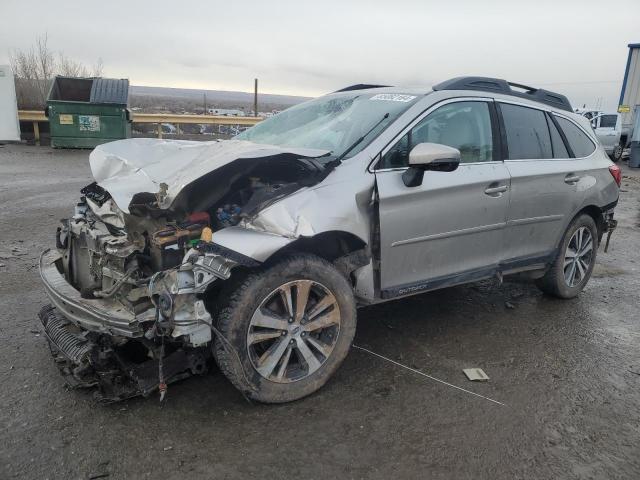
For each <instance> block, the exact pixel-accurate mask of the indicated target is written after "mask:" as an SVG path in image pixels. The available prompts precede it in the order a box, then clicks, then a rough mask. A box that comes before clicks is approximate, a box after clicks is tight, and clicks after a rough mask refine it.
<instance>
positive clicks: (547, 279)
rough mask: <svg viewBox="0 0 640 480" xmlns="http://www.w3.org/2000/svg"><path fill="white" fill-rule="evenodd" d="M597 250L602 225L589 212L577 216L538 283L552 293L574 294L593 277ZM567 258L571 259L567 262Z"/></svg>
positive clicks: (557, 295) (543, 289)
mask: <svg viewBox="0 0 640 480" xmlns="http://www.w3.org/2000/svg"><path fill="white" fill-rule="evenodd" d="M580 237H581V238H582V240H580ZM588 237H590V239H589V238H588ZM589 242H590V243H589ZM589 245H590V247H589ZM578 246H580V248H579V249H578V248H577V247H578ZM589 248H590V250H589ZM575 251H577V252H578V253H580V252H583V253H582V254H581V256H579V255H576V256H572V255H573V253H574V252H575ZM597 251H598V229H597V227H596V223H595V221H594V220H593V218H592V217H591V216H589V215H586V214H582V215H579V216H577V217H576V218H575V219H574V220H573V221H572V222H571V224H570V225H569V228H567V231H566V232H565V234H564V237H563V238H562V242H560V246H559V248H558V254H557V256H556V258H555V260H554V262H553V264H552V265H551V267H550V268H549V270H548V271H547V273H546V274H545V275H544V277H542V278H540V279H539V280H537V281H536V285H537V286H538V288H540V290H542V291H543V292H544V293H546V294H548V295H553V296H554V297H558V298H574V297H575V296H577V295H578V294H579V293H580V292H581V291H582V289H583V288H584V287H585V285H586V284H587V282H588V281H589V278H590V277H591V273H592V272H593V267H594V265H595V263H596V253H597ZM572 258H574V259H575V260H572ZM566 262H569V263H568V264H567V265H566V266H565V263H566Z"/></svg>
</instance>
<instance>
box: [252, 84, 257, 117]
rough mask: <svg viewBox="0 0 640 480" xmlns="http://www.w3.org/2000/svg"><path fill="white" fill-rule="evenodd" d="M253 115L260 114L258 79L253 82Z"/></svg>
mask: <svg viewBox="0 0 640 480" xmlns="http://www.w3.org/2000/svg"><path fill="white" fill-rule="evenodd" d="M253 116H254V117H257V116H258V79H257V78H256V79H254V84H253Z"/></svg>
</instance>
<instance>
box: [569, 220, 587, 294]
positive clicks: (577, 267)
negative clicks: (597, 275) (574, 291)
mask: <svg viewBox="0 0 640 480" xmlns="http://www.w3.org/2000/svg"><path fill="white" fill-rule="evenodd" d="M593 253H594V252H593V236H592V235H591V231H590V230H589V229H588V228H586V227H580V228H578V229H577V230H576V231H575V232H573V235H572V236H571V239H570V240H569V243H568V245H567V249H566V251H565V254H564V281H565V283H566V284H567V285H568V286H569V287H575V286H576V285H579V284H580V283H582V282H583V281H584V279H585V278H586V276H587V272H588V271H589V267H590V266H591V262H593V258H594V255H593Z"/></svg>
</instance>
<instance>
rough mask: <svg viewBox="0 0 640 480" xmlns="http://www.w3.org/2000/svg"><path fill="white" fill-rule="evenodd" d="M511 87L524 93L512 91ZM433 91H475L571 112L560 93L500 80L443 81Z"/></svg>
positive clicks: (466, 78)
mask: <svg viewBox="0 0 640 480" xmlns="http://www.w3.org/2000/svg"><path fill="white" fill-rule="evenodd" d="M511 87H515V88H517V89H521V90H524V91H519V90H514V89H513V88H511ZM433 89H434V90H477V91H480V92H491V93H502V94H504V95H511V96H514V97H520V98H528V99H529V100H533V101H536V102H540V103H544V104H545V105H549V106H551V107H555V108H559V109H561V110H567V111H569V112H573V108H572V107H571V103H570V102H569V99H568V98H567V97H565V96H564V95H562V94H560V93H555V92H551V91H549V90H544V89H542V88H533V87H528V86H526V85H521V84H519V83H513V82H507V81H506V80H502V79H500V78H488V77H456V78H452V79H451V80H445V81H444V82H441V83H439V84H437V85H435V86H434V87H433Z"/></svg>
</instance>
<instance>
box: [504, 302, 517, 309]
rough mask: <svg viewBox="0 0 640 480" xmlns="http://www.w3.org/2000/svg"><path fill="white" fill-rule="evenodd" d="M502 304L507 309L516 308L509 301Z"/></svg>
mask: <svg viewBox="0 0 640 480" xmlns="http://www.w3.org/2000/svg"><path fill="white" fill-rule="evenodd" d="M504 306H505V307H507V308H508V309H509V310H513V309H514V308H516V306H515V305H514V304H513V303H511V302H504Z"/></svg>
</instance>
